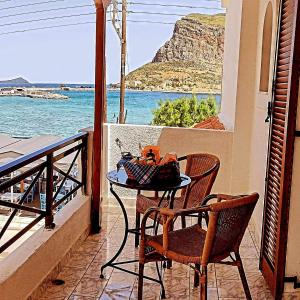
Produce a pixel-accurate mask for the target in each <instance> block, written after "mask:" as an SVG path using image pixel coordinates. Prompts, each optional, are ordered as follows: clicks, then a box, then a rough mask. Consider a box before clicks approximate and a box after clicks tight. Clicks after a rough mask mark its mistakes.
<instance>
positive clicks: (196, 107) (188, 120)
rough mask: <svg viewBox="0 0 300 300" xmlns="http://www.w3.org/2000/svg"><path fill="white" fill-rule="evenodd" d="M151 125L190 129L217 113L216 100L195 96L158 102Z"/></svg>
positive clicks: (210, 97)
mask: <svg viewBox="0 0 300 300" xmlns="http://www.w3.org/2000/svg"><path fill="white" fill-rule="evenodd" d="M152 113H153V120H152V125H158V126H171V127H191V126H193V125H194V124H196V123H200V122H202V121H204V120H206V119H208V118H209V117H212V116H215V115H217V113H218V107H217V103H216V99H215V97H213V96H209V97H208V98H206V99H198V98H197V96H196V95H192V96H191V97H182V98H178V99H176V100H173V101H172V100H165V101H160V102H159V107H158V108H157V109H155V110H153V112H152Z"/></svg>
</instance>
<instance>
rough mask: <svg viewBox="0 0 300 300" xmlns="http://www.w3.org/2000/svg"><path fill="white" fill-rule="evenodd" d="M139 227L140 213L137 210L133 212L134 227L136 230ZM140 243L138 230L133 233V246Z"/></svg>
mask: <svg viewBox="0 0 300 300" xmlns="http://www.w3.org/2000/svg"><path fill="white" fill-rule="evenodd" d="M140 227H141V214H140V213H139V212H136V213H135V229H136V230H138V229H139V228H140ZM139 243H140V235H139V232H136V233H135V242H134V244H135V248H137V247H138V246H139Z"/></svg>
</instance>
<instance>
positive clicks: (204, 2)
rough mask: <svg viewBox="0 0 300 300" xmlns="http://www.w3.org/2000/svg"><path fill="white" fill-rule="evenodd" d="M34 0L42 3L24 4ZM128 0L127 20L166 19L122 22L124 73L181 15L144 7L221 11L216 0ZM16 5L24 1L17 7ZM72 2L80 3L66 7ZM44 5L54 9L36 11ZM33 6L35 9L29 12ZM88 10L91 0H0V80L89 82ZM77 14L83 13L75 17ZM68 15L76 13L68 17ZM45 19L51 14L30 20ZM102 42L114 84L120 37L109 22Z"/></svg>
mask: <svg viewBox="0 0 300 300" xmlns="http://www.w3.org/2000/svg"><path fill="white" fill-rule="evenodd" d="M120 1H121V0H119V2H120ZM40 2H47V3H43V4H36V5H29V4H32V3H40ZM128 2H129V4H128V11H129V13H128V20H133V21H137V20H138V21H141V20H148V21H151V22H155V21H158V22H165V23H172V24H167V25H165V24H149V23H133V22H130V21H129V22H128V31H127V34H128V39H127V42H128V65H127V72H129V71H133V70H134V69H136V68H138V67H140V66H142V65H143V64H145V63H147V62H150V61H151V60H152V59H153V57H154V55H155V53H156V51H157V50H158V49H159V48H160V47H161V46H162V45H163V44H164V43H165V42H166V41H167V40H169V39H170V38H171V36H172V33H173V29H174V24H175V22H176V21H177V20H178V19H180V18H181V16H166V15H153V14H149V12H150V13H166V14H179V15H187V14H189V13H209V14H214V13H220V12H222V10H220V8H221V4H220V2H219V1H218V0H172V1H171V0H152V1H150V0H128ZM130 2H134V3H152V4H164V5H168V4H170V3H172V5H185V6H188V5H191V6H198V7H199V6H203V7H206V8H211V9H203V8H197V9H195V8H193V9H188V8H182V7H176V8H175V7H170V6H143V5H138V4H133V3H132V4H130ZM20 5H27V6H26V7H17V6H20ZM74 6H80V7H77V8H67V7H74ZM83 6H86V7H83ZM50 9H52V10H54V9H56V10H55V11H47V12H42V10H50ZM36 11H39V12H38V13H32V12H36ZM94 11H95V9H94V6H93V1H91V0H89V1H88V0H0V81H1V80H7V79H11V78H16V77H23V78H25V79H27V80H28V81H30V82H32V83H93V82H94V69H95V68H94V60H95V25H94V23H93V22H94V21H95V16H94V14H93V13H94ZM130 11H133V12H148V14H134V13H130ZM24 13H26V14H24ZM20 14H24V15H20ZM79 14H84V15H82V16H78V15H79ZM9 15H10V16H9ZM70 15H76V16H73V17H69V16H70ZM63 16H68V18H60V19H57V17H63ZM45 18H56V19H52V20H40V21H36V20H39V19H45ZM107 18H108V19H110V13H108V14H107ZM28 21H30V23H29V22H28ZM87 22H90V23H89V24H81V25H77V26H70V27H59V28H49V29H43V30H36V31H27V32H21V33H14V34H5V33H7V32H13V31H20V30H28V29H35V28H40V27H53V26H60V25H64V24H74V23H87ZM12 23H18V24H12ZM106 47H107V49H106V57H107V83H116V82H119V77H120V41H119V38H118V36H117V34H116V32H115V30H114V29H113V26H112V24H111V22H109V21H108V23H107V46H106Z"/></svg>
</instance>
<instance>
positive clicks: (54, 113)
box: [0, 91, 221, 137]
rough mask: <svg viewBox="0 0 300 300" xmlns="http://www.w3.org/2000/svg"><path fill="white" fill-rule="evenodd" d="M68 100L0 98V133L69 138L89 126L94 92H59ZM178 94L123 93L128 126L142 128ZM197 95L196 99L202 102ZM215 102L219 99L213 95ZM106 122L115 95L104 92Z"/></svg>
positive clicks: (112, 114) (112, 115) (113, 112)
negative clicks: (160, 106) (161, 102)
mask: <svg viewBox="0 0 300 300" xmlns="http://www.w3.org/2000/svg"><path fill="white" fill-rule="evenodd" d="M58 93H61V94H64V95H67V96H69V99H68V100H45V99H31V98H25V97H0V132H1V133H7V134H9V135H11V136H18V137H30V136H35V135H40V134H54V135H59V136H62V137H66V136H71V135H73V134H75V133H76V132H78V130H79V129H80V128H85V127H89V126H92V125H93V120H94V92H92V91H80V92H78V91H59V92H58ZM183 95H186V94H182V93H163V92H139V91H127V93H126V99H125V109H127V112H128V113H127V121H126V123H128V124H139V125H145V124H150V122H151V120H152V110H153V109H154V108H156V107H157V106H158V101H159V100H160V99H176V98H179V97H181V96H183ZM205 97H207V95H206V94H199V95H198V98H205ZM216 99H217V102H218V103H220V102H221V96H220V95H216ZM107 106H108V112H107V114H108V116H107V118H108V122H111V123H115V122H116V116H117V115H118V111H119V92H118V91H108V93H107Z"/></svg>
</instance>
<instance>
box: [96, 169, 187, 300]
mask: <svg viewBox="0 0 300 300" xmlns="http://www.w3.org/2000/svg"><path fill="white" fill-rule="evenodd" d="M180 177H181V181H180V182H178V183H173V184H172V183H169V184H161V185H160V184H148V185H141V184H139V183H138V182H136V181H132V180H128V177H127V174H126V172H125V170H124V169H120V170H119V171H116V170H114V171H111V172H108V173H107V175H106V178H107V180H108V181H109V183H110V191H111V193H112V194H113V195H114V197H115V198H116V200H117V201H118V204H119V205H120V207H121V210H122V214H123V217H124V223H125V232H124V238H123V241H122V243H121V246H120V248H119V250H118V251H117V253H116V254H115V255H114V256H113V257H112V258H111V259H110V260H109V261H108V262H107V263H105V264H104V265H102V266H101V275H100V278H104V275H103V270H104V269H105V268H106V267H113V268H116V269H118V270H121V271H124V272H127V273H130V274H133V275H138V274H137V273H135V272H133V271H129V270H127V269H124V268H122V267H121V266H120V265H124V264H129V263H135V262H138V260H131V261H123V262H115V261H116V259H117V258H118V257H119V255H120V254H121V253H122V251H123V249H124V247H125V245H126V241H127V237H128V233H135V232H136V229H129V226H128V216H127V212H126V209H125V206H124V203H123V201H122V199H121V198H120V197H119V196H118V194H117V193H116V191H115V190H114V186H119V187H123V188H126V189H132V190H137V191H154V192H163V195H162V199H163V198H164V197H165V195H166V194H167V193H169V195H170V202H169V203H170V204H171V206H172V203H173V202H174V198H175V195H176V192H177V191H178V190H180V189H183V188H185V187H186V186H188V185H189V184H190V183H191V179H190V178H189V177H188V176H186V175H184V174H181V175H180ZM161 201H162V200H161ZM161 201H160V202H161ZM156 267H157V271H158V277H159V279H155V278H151V277H148V276H144V278H145V279H148V280H152V281H154V282H157V283H159V284H160V285H161V287H162V296H164V286H163V283H162V279H161V275H160V273H159V269H158V265H156ZM163 298H164V297H163Z"/></svg>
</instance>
